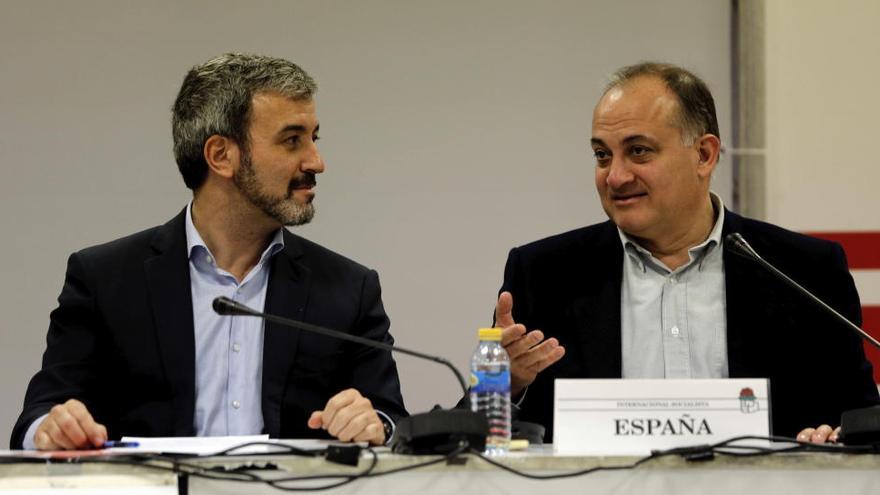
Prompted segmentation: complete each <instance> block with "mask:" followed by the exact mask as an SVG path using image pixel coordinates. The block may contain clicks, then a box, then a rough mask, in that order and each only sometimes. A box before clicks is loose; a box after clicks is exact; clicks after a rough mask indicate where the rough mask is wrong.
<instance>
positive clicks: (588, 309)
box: [501, 210, 878, 441]
mask: <svg viewBox="0 0 880 495" xmlns="http://www.w3.org/2000/svg"><path fill="white" fill-rule="evenodd" d="M724 218H725V221H724V226H723V235H727V234H728V233H731V232H739V233H741V234H742V235H743V237H745V239H746V240H747V241H748V242H749V243H750V244H751V245H752V246H753V247H754V248H755V250H756V251H757V252H758V253H759V254H760V255H761V256H762V257H764V259H766V260H767V261H769V262H770V263H773V264H775V265H776V266H777V267H779V269H780V270H782V271H783V272H785V273H787V274H788V275H789V276H790V277H791V278H793V279H794V280H796V281H798V282H799V283H800V284H801V285H803V286H804V287H806V288H807V289H808V290H810V291H812V292H813V293H814V294H816V295H817V296H818V297H819V298H821V299H822V300H824V301H826V302H827V303H829V304H830V305H831V306H832V307H834V308H835V309H837V310H838V311H839V312H840V313H842V314H843V315H844V316H846V317H847V318H849V319H850V320H852V321H853V322H855V323H856V324H858V325H861V307H860V304H859V297H858V293H857V292H856V289H855V285H854V284H853V281H852V277H851V276H850V274H849V271H848V269H847V264H846V258H845V255H844V252H843V249H842V248H841V247H840V245H838V244H836V243H832V242H828V241H823V240H819V239H815V238H812V237H808V236H805V235H801V234H797V233H794V232H790V231H787V230H785V229H782V228H779V227H776V226H774V225H771V224H768V223H764V222H759V221H755V220H750V219H747V218H743V217H741V216H739V215H736V214H734V213H732V212H730V211H727V210H725V217H724ZM723 259H724V269H725V280H726V297H727V306H726V311H727V352H728V363H729V372H730V377H731V378H742V377H766V378H769V379H770V389H771V414H772V429H773V433H774V434H776V435H783V436H789V437H791V436H794V435H796V434H797V432H798V431H800V429H802V428H805V427H810V426H812V427H815V426H818V425H820V424H822V423H827V424H831V425H835V424H839V422H840V413H841V412H842V411H844V410H847V409H853V408H857V407H866V406H869V405H873V404H876V403H878V395H877V388H876V386H875V385H874V381H873V378H872V370H871V365H870V363H869V362H868V361H867V360H866V359H865V356H864V352H863V349H862V342H861V341H860V339H859V338H858V337H857V336H856V335H855V334H854V333H853V332H852V331H850V330H849V329H848V328H845V327H843V326H841V325H840V324H838V323H837V322H835V321H834V320H832V319H831V318H830V317H828V316H827V315H825V314H824V313H823V312H821V311H820V310H818V309H816V308H814V307H813V305H812V304H810V303H809V302H808V301H807V300H806V298H805V297H804V296H801V295H799V294H797V293H795V292H794V291H793V290H792V289H790V288H789V287H788V286H786V285H784V284H783V283H781V282H779V281H777V280H776V279H774V278H773V277H772V276H771V275H770V274H768V273H766V272H765V271H764V270H763V269H762V268H761V267H759V266H757V265H756V264H755V263H753V262H751V261H749V260H746V259H744V258H741V257H739V256H737V255H735V254H733V253H731V252H729V251H728V250H726V249H725V250H724V254H723ZM622 279H623V247H622V246H621V243H620V238H619V236H618V233H617V227H616V226H615V225H614V224H613V223H611V222H610V221H607V222H604V223H601V224H597V225H592V226H589V227H584V228H581V229H577V230H573V231H570V232H566V233H563V234H559V235H556V236H553V237H549V238H546V239H542V240H539V241H536V242H533V243H531V244H527V245H525V246H521V247H517V248H514V249H512V250H511V251H510V256H509V257H508V259H507V266H506V268H505V270H504V284H503V286H502V288H501V290H506V291H510V292H511V293H512V294H513V316H514V319H515V321H516V322H517V323H523V324H525V325H526V327H527V328H528V329H530V330H531V329H541V330H543V331H544V333H545V334H546V335H547V336H548V337H556V338H557V339H559V341H560V343H561V344H562V345H563V346H565V349H566V354H565V356H564V357H563V358H562V360H560V361H559V362H558V363H556V364H554V365H552V366H551V367H550V368H548V369H546V370H544V371H543V372H542V373H540V374H539V375H538V377H537V379H536V380H535V382H534V383H532V385H531V386H530V387H529V388H528V392H527V393H526V396H525V399H524V400H523V403H522V406H521V411H520V415H519V418H520V419H522V420H524V421H532V422H537V423H541V424H543V425H545V426H546V427H547V431H546V438H547V440H548V441H549V440H551V439H552V438H553V380H554V379H555V378H620V377H621V335H620V333H621V330H620V325H621V323H620V318H621V316H620V313H621V308H620V297H621V284H622Z"/></svg>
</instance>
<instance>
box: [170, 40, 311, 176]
mask: <svg viewBox="0 0 880 495" xmlns="http://www.w3.org/2000/svg"><path fill="white" fill-rule="evenodd" d="M317 90H318V86H317V84H316V83H315V81H314V80H313V79H312V78H311V76H309V75H308V74H307V73H306V72H305V71H304V70H302V69H301V68H300V67H299V66H297V65H296V64H294V63H293V62H290V61H288V60H284V59H280V58H274V57H266V56H263V55H250V54H242V53H227V54H224V55H220V56H219V57H216V58H213V59H211V60H209V61H207V62H205V63H204V64H201V65H197V66H195V67H193V68H192V69H190V71H189V73H187V75H186V77H185V78H184V79H183V85H182V86H181V88H180V92H179V93H178V94H177V99H176V100H175V101H174V107H173V108H172V117H171V132H172V135H173V137H174V159H175V160H176V161H177V167H178V168H179V169H180V174H181V175H182V176H183V182H184V183H185V184H186V187H188V188H190V189H193V190H195V189H198V188H199V187H200V186H201V185H202V183H203V182H204V181H205V177H207V174H208V164H207V162H205V157H204V151H203V150H204V147H205V141H207V140H208V138H209V137H211V136H213V135H215V134H217V135H220V136H225V137H228V138H231V139H233V140H234V141H235V142H236V143H238V145H239V146H241V147H242V148H243V149H244V151H245V152H247V149H248V127H249V124H250V114H251V101H252V98H253V96H254V94H256V93H260V92H275V93H280V94H282V95H284V96H287V97H289V98H293V99H296V100H310V99H312V97H313V95H314V94H315V92H317Z"/></svg>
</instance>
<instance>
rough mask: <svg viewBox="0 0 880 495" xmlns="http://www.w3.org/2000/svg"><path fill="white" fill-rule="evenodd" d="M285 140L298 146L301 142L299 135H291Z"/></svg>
mask: <svg viewBox="0 0 880 495" xmlns="http://www.w3.org/2000/svg"><path fill="white" fill-rule="evenodd" d="M285 141H286V142H287V144H289V145H291V146H296V145H298V144H299V136H290V137H289V138H287V139H285Z"/></svg>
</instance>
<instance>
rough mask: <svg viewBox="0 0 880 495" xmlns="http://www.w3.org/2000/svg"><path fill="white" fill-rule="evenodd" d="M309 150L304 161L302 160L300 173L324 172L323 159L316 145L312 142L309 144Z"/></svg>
mask: <svg viewBox="0 0 880 495" xmlns="http://www.w3.org/2000/svg"><path fill="white" fill-rule="evenodd" d="M310 146H311V149H310V150H309V154H308V156H307V157H306V159H305V160H303V165H302V169H303V170H302V171H303V172H311V173H313V174H320V173H322V172H323V171H324V157H323V156H321V152H320V151H318V144H317V143H316V142H314V141H312V143H311V145H310Z"/></svg>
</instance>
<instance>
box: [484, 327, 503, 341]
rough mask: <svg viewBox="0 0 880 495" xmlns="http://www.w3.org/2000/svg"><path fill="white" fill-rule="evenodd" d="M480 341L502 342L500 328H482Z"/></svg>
mask: <svg viewBox="0 0 880 495" xmlns="http://www.w3.org/2000/svg"><path fill="white" fill-rule="evenodd" d="M480 340H501V329H500V328H481V329H480Z"/></svg>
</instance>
